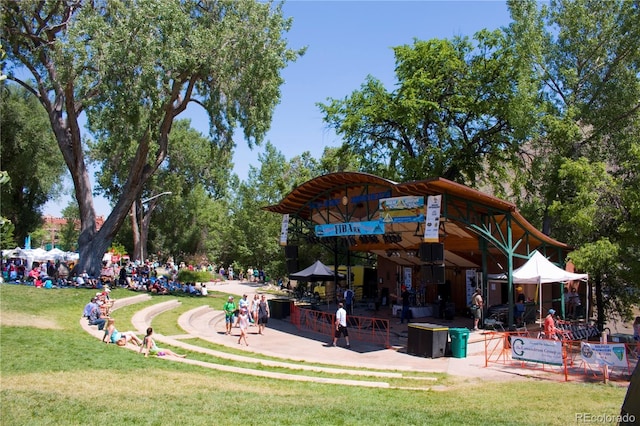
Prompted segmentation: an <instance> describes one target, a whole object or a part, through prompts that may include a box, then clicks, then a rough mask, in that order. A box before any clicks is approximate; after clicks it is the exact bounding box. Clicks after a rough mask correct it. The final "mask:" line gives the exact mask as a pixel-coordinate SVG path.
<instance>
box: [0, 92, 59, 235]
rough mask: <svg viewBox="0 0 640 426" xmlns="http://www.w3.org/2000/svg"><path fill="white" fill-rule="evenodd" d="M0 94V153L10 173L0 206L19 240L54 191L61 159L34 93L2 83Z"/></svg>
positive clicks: (37, 223) (34, 223)
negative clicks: (0, 141) (0, 142)
mask: <svg viewBox="0 0 640 426" xmlns="http://www.w3.org/2000/svg"><path fill="white" fill-rule="evenodd" d="M0 97H1V100H0V129H2V131H1V132H0V139H1V140H2V144H0V156H1V157H2V167H3V169H4V171H5V172H6V173H7V175H8V176H9V178H10V180H9V181H7V182H6V183H4V184H2V185H1V186H0V198H1V199H2V203H0V208H1V214H2V216H3V217H6V218H7V219H9V220H10V221H11V223H12V224H13V225H14V227H15V228H14V235H15V238H16V239H17V240H18V241H24V239H25V237H26V236H27V235H28V234H29V233H30V232H32V231H34V230H35V229H36V228H37V227H38V226H40V223H41V220H42V219H41V215H42V207H43V206H44V204H46V202H47V201H49V200H50V199H52V198H53V197H54V196H55V195H56V194H57V192H58V191H59V189H60V179H61V178H62V176H63V174H64V163H63V160H62V155H61V154H60V152H59V150H58V149H57V148H56V145H55V139H54V137H53V133H52V132H51V126H50V124H49V120H48V118H47V115H46V113H45V111H44V110H43V109H42V108H40V107H39V105H38V100H37V99H36V97H35V96H33V94H31V93H29V92H28V91H26V90H24V89H22V88H18V87H16V86H12V85H7V84H6V83H2V86H1V87H0Z"/></svg>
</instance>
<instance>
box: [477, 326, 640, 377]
mask: <svg viewBox="0 0 640 426" xmlns="http://www.w3.org/2000/svg"><path fill="white" fill-rule="evenodd" d="M566 337H567V336H566V335H565V339H564V340H552V339H545V338H544V337H541V335H540V334H539V333H530V332H527V331H515V332H500V331H493V332H485V333H484V338H485V339H484V353H485V367H488V366H489V365H490V364H502V365H509V366H512V367H516V368H523V369H531V370H543V371H548V372H551V373H557V374H559V375H560V376H561V377H563V378H564V380H565V381H569V380H570V378H571V377H575V378H578V377H580V378H582V379H590V380H603V381H607V380H613V381H628V380H629V379H630V378H631V374H632V372H633V370H634V368H635V366H636V364H637V363H638V358H639V356H640V344H639V343H615V342H608V343H600V342H599V341H593V340H592V341H589V340H587V339H583V340H569V339H567V338H566ZM547 354H552V355H547Z"/></svg>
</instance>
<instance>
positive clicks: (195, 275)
mask: <svg viewBox="0 0 640 426" xmlns="http://www.w3.org/2000/svg"><path fill="white" fill-rule="evenodd" d="M214 278H215V277H214V276H213V274H212V273H211V272H209V271H190V270H189V269H181V270H180V271H178V281H179V282H181V283H206V282H209V281H213V280H214Z"/></svg>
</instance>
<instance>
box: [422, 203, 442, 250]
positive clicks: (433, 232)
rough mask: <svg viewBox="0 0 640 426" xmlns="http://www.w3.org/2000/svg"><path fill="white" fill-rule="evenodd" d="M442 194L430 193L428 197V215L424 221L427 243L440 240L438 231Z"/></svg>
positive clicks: (424, 238)
mask: <svg viewBox="0 0 640 426" xmlns="http://www.w3.org/2000/svg"><path fill="white" fill-rule="evenodd" d="M441 202H442V195H429V196H428V197H427V217H426V218H425V223H424V237H423V241H424V242H425V243H437V242H439V241H440V238H439V237H438V231H439V230H440V207H441Z"/></svg>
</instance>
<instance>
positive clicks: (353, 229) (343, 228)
mask: <svg viewBox="0 0 640 426" xmlns="http://www.w3.org/2000/svg"><path fill="white" fill-rule="evenodd" d="M315 230H316V236H318V237H343V236H348V235H383V234H384V223H382V222H380V221H378V220H370V221H366V222H347V223H328V224H326V225H316V228H315Z"/></svg>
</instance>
